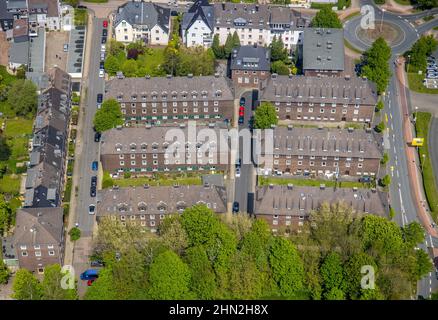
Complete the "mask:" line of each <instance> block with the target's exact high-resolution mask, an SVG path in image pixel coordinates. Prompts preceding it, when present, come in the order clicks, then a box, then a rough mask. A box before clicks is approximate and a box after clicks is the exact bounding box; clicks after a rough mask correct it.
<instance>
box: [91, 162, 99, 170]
mask: <svg viewBox="0 0 438 320" xmlns="http://www.w3.org/2000/svg"><path fill="white" fill-rule="evenodd" d="M98 166H99V165H98V164H97V161H93V163H92V164H91V170H93V171H97V168H98Z"/></svg>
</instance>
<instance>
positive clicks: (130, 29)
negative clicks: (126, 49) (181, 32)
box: [113, 1, 170, 46]
mask: <svg viewBox="0 0 438 320" xmlns="http://www.w3.org/2000/svg"><path fill="white" fill-rule="evenodd" d="M113 25H114V34H115V38H116V40H117V41H120V42H123V43H130V42H135V41H143V42H144V43H146V44H151V45H162V46H165V45H167V43H168V42H169V32H170V9H168V8H163V7H161V6H159V5H157V4H154V3H152V2H143V1H131V2H127V3H126V4H124V5H123V6H121V7H119V8H118V10H117V13H116V14H115V16H114V24H113Z"/></svg>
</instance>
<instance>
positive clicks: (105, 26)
mask: <svg viewBox="0 0 438 320" xmlns="http://www.w3.org/2000/svg"><path fill="white" fill-rule="evenodd" d="M103 27H104V28H108V21H106V20H103Z"/></svg>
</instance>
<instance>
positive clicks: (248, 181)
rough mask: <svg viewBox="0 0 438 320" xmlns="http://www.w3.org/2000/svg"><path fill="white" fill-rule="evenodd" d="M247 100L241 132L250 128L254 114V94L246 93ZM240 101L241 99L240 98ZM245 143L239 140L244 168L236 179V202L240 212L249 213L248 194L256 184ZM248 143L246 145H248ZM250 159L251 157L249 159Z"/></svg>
mask: <svg viewBox="0 0 438 320" xmlns="http://www.w3.org/2000/svg"><path fill="white" fill-rule="evenodd" d="M242 96H243V97H244V98H245V116H244V123H243V124H241V125H239V131H240V130H241V129H245V128H248V127H249V120H250V119H251V116H252V114H253V111H252V108H251V105H252V93H251V92H245V93H244V94H243V95H242ZM239 99H240V98H239ZM244 143H245V142H244V141H243V139H240V140H239V158H240V159H242V166H241V168H240V177H236V180H235V194H234V201H237V202H238V203H239V209H240V212H247V209H248V193H249V192H251V190H252V189H253V186H252V184H253V183H254V181H253V179H252V177H253V173H254V165H253V163H252V162H250V163H247V162H246V161H245V159H246V158H245V157H244V152H245V151H246V149H244V147H243V144H244ZM247 143H248V142H246V143H245V144H247ZM249 158H250V157H249Z"/></svg>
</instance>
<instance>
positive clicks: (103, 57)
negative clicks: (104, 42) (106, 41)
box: [100, 52, 105, 61]
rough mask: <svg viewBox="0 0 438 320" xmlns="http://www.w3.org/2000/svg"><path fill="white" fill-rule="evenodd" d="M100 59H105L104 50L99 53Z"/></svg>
mask: <svg viewBox="0 0 438 320" xmlns="http://www.w3.org/2000/svg"><path fill="white" fill-rule="evenodd" d="M100 60H102V61H104V60H105V52H101V53H100Z"/></svg>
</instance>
